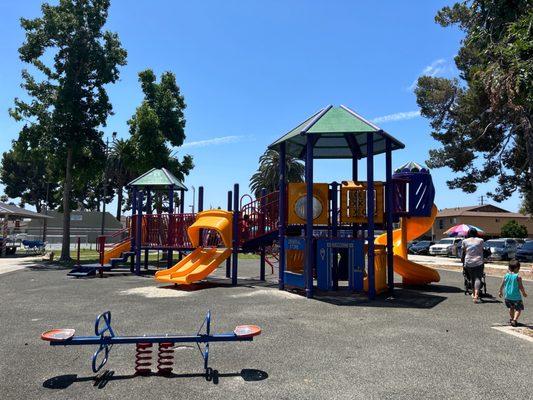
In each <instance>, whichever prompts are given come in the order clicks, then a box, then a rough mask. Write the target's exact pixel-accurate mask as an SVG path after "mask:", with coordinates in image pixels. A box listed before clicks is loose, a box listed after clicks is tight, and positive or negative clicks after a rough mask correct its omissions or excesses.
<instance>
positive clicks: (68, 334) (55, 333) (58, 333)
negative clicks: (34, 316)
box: [41, 329, 76, 342]
mask: <svg viewBox="0 0 533 400" xmlns="http://www.w3.org/2000/svg"><path fill="white" fill-rule="evenodd" d="M75 333H76V331H75V330H74V329H52V330H49V331H46V332H43V333H42V334H41V339H42V340H46V341H47V342H64V341H65V340H69V339H72V337H73V336H74V334H75Z"/></svg>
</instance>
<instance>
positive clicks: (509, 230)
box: [501, 220, 527, 238]
mask: <svg viewBox="0 0 533 400" xmlns="http://www.w3.org/2000/svg"><path fill="white" fill-rule="evenodd" d="M501 235H502V237H511V238H526V237H527V228H526V227H525V226H524V225H520V224H519V223H518V222H516V221H515V220H511V221H509V222H507V223H506V224H505V225H503V226H502V232H501Z"/></svg>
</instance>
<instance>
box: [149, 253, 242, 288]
mask: <svg viewBox="0 0 533 400" xmlns="http://www.w3.org/2000/svg"><path fill="white" fill-rule="evenodd" d="M230 255H231V249H218V248H204V247H197V248H196V249H195V250H194V251H193V252H192V253H191V254H189V255H188V256H187V257H185V258H184V259H183V260H181V261H180V262H178V263H177V264H176V265H174V266H173V267H172V268H169V269H166V270H163V271H157V272H156V274H155V279H156V280H157V281H159V282H171V283H180V284H185V285H188V284H190V283H193V282H196V281H200V280H202V279H205V278H206V277H207V275H209V274H210V273H211V272H213V271H214V270H215V269H216V268H217V267H218V266H219V265H220V263H221V262H222V261H224V260H225V259H226V258H228V257H229V256H230Z"/></svg>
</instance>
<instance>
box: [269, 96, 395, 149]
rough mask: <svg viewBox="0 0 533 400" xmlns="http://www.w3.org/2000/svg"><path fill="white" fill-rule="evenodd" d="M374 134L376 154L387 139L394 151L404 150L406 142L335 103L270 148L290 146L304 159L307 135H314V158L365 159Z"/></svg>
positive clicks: (384, 145) (287, 147) (383, 146)
mask: <svg viewBox="0 0 533 400" xmlns="http://www.w3.org/2000/svg"><path fill="white" fill-rule="evenodd" d="M368 133H371V134H372V136H371V137H372V141H373V144H374V146H373V149H374V150H373V154H374V155H375V154H381V153H384V152H385V151H386V141H387V139H389V140H390V142H391V150H398V149H403V148H404V147H405V145H404V144H403V143H402V142H400V141H399V140H397V139H395V138H394V137H392V136H391V135H389V134H388V133H387V132H385V131H383V130H382V129H381V128H379V127H378V126H376V125H375V124H373V123H372V122H370V121H368V120H366V119H365V118H363V117H362V116H360V115H359V114H357V113H356V112H355V111H353V110H351V109H350V108H348V107H346V106H343V105H341V106H340V107H333V106H331V105H329V106H327V107H325V108H323V109H321V110H320V111H318V112H317V113H315V114H313V115H312V116H310V117H309V118H307V119H306V120H305V121H304V122H302V123H301V124H299V125H298V126H297V127H296V128H294V129H292V130H291V131H290V132H288V133H287V134H285V135H283V136H282V137H281V138H280V139H278V140H276V141H275V142H274V143H272V144H271V145H270V146H269V148H270V149H275V150H279V146H280V145H281V143H285V145H286V153H287V154H288V155H291V156H293V157H296V158H301V159H303V158H304V156H305V145H306V142H307V136H308V135H312V136H313V142H314V146H313V158H330V159H337V158H354V157H355V158H358V159H359V158H364V157H367V156H368V150H367V149H368V146H367V145H368V142H367V134H368Z"/></svg>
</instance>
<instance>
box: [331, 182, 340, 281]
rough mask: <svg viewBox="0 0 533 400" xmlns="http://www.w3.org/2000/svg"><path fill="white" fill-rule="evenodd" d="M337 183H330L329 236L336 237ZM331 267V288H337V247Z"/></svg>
mask: <svg viewBox="0 0 533 400" xmlns="http://www.w3.org/2000/svg"><path fill="white" fill-rule="evenodd" d="M338 187H339V184H338V183H337V182H333V183H332V184H331V237H333V238H336V237H337V235H338V223H339V206H338V199H337V194H338V193H337V191H338ZM331 268H332V271H331V272H332V274H331V277H332V281H333V290H338V289H339V258H338V251H337V249H333V265H332V266H331Z"/></svg>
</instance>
